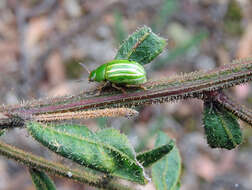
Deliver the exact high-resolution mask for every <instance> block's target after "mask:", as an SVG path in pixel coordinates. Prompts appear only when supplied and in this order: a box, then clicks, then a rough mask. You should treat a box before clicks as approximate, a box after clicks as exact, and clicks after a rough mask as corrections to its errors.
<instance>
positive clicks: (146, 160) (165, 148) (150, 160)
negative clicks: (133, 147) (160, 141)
mask: <svg viewBox="0 0 252 190" xmlns="http://www.w3.org/2000/svg"><path fill="white" fill-rule="evenodd" d="M173 147H174V142H173V141H172V140H171V141H170V142H169V143H168V144H165V145H162V146H159V147H157V148H155V149H152V150H150V151H146V152H142V153H139V154H138V155H137V160H138V161H139V162H140V163H141V164H142V165H143V166H144V167H149V166H151V165H152V164H154V163H155V162H157V161H158V160H160V159H161V158H163V157H164V156H165V155H167V154H168V153H169V152H170V151H171V150H172V149H173Z"/></svg>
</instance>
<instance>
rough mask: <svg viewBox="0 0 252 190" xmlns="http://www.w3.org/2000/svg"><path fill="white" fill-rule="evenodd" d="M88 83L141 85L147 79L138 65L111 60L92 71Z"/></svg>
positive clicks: (141, 67)
mask: <svg viewBox="0 0 252 190" xmlns="http://www.w3.org/2000/svg"><path fill="white" fill-rule="evenodd" d="M89 81H97V82H102V81H110V82H111V83H115V84H124V85H141V84H143V83H145V82H146V81H147V78H146V72H145V70H144V68H143V66H142V65H140V64H139V63H137V62H135V61H129V60H113V61H110V62H108V63H105V64H103V65H101V66H99V67H98V68H97V69H95V70H93V71H92V72H91V73H90V75H89Z"/></svg>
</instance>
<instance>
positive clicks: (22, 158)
mask: <svg viewBox="0 0 252 190" xmlns="http://www.w3.org/2000/svg"><path fill="white" fill-rule="evenodd" d="M0 154H1V155H3V156H5V157H7V158H9V159H13V160H15V161H17V162H19V163H21V164H23V165H25V166H27V167H29V168H36V169H37V170H41V171H44V172H46V173H48V174H50V175H58V176H61V177H66V178H69V179H72V180H75V181H78V182H81V183H85V184H89V185H91V186H95V187H98V188H103V189H109V190H131V188H128V187H126V186H123V185H120V184H118V183H116V182H113V180H109V181H108V179H109V178H107V176H100V175H95V174H93V173H91V172H86V171H80V170H77V169H70V168H67V167H65V166H63V165H61V164H59V163H54V162H51V161H48V160H45V159H44V158H41V157H38V156H35V155H33V154H31V153H27V152H24V151H23V150H20V149H17V148H15V147H13V146H10V145H7V144H5V143H3V142H0Z"/></svg>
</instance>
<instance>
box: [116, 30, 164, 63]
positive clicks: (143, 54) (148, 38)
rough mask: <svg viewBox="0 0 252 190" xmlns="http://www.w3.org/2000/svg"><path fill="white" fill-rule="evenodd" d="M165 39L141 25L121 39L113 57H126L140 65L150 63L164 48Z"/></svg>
mask: <svg viewBox="0 0 252 190" xmlns="http://www.w3.org/2000/svg"><path fill="white" fill-rule="evenodd" d="M165 46H166V40H165V39H163V38H161V37H159V36H158V35H156V34H154V33H153V32H152V31H151V29H150V28H149V27H146V26H144V27H142V28H140V29H139V30H137V31H136V32H134V33H133V34H132V35H130V36H129V38H128V39H126V40H125V41H123V43H122V45H121V46H120V48H119V50H118V52H117V54H116V56H115V59H128V60H131V61H136V62H138V63H140V64H142V65H144V64H147V63H150V62H151V61H152V60H153V59H154V58H155V57H157V56H158V55H159V54H160V53H161V52H162V51H163V49H164V48H165Z"/></svg>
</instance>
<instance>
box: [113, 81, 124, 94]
mask: <svg viewBox="0 0 252 190" xmlns="http://www.w3.org/2000/svg"><path fill="white" fill-rule="evenodd" d="M112 87H113V88H115V89H117V90H120V91H121V92H122V93H124V94H126V93H127V92H126V91H125V90H124V89H123V88H122V87H119V86H116V84H115V83H112Z"/></svg>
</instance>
